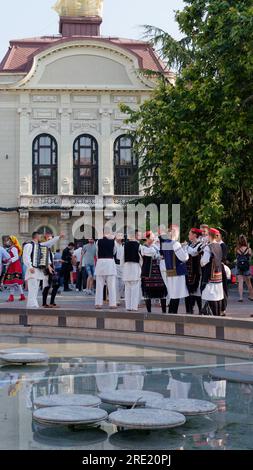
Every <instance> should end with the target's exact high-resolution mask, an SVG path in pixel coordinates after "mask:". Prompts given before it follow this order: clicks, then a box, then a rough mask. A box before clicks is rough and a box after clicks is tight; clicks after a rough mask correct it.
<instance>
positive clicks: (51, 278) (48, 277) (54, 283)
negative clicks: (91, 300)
mask: <svg viewBox="0 0 253 470" xmlns="http://www.w3.org/2000/svg"><path fill="white" fill-rule="evenodd" d="M52 238H53V236H52V234H51V233H46V234H45V241H46V242H47V241H49V240H52ZM48 253H49V259H48V268H47V270H46V271H45V273H44V274H45V278H44V281H43V292H42V302H43V305H42V306H43V308H56V307H57V305H56V303H55V297H56V295H57V292H58V289H59V287H60V280H59V277H58V275H57V273H56V272H55V269H54V255H53V253H52V250H51V248H49V249H48ZM51 287H52V294H51V299H50V304H49V305H48V303H47V298H48V294H49V291H50V288H51Z"/></svg>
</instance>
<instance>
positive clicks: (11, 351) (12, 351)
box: [0, 348, 46, 356]
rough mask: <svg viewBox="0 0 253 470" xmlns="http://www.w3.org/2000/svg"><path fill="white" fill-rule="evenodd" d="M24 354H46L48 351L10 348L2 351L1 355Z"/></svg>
mask: <svg viewBox="0 0 253 470" xmlns="http://www.w3.org/2000/svg"><path fill="white" fill-rule="evenodd" d="M23 353H25V354H26V353H29V354H30V353H31V354H37V353H39V354H46V351H45V350H43V349H35V348H8V349H0V355H1V356H2V355H3V354H23Z"/></svg>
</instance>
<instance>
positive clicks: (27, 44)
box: [0, 36, 166, 73]
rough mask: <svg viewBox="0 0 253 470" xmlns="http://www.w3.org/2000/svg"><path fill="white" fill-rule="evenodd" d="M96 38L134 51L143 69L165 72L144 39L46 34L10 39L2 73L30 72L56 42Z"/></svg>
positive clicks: (1, 66) (1, 69) (1, 64)
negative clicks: (36, 59) (38, 57)
mask: <svg viewBox="0 0 253 470" xmlns="http://www.w3.org/2000/svg"><path fill="white" fill-rule="evenodd" d="M91 39H92V40H95V41H99V42H109V43H112V44H115V45H118V46H119V47H122V48H124V49H127V50H128V51H129V52H132V53H133V54H134V55H136V56H137V58H138V60H139V67H140V68H141V69H149V70H154V71H155V72H163V71H166V70H165V66H164V65H163V64H162V63H161V61H160V60H159V58H158V56H157V55H156V53H155V51H154V49H153V48H152V46H151V45H150V44H149V43H147V42H144V41H136V40H132V39H121V38H114V37H101V36H99V37H98V36H97V37H90V36H89V37H88V36H87V37H84V36H80V37H78V36H72V37H65V38H64V37H62V36H44V37H39V38H28V39H15V40H12V41H10V47H9V49H8V51H7V53H6V55H5V57H4V58H3V60H2V62H1V63H0V72H1V73H4V72H6V73H17V72H24V73H28V72H29V70H30V69H31V67H32V64H33V58H34V57H35V56H36V55H37V54H39V53H40V52H42V51H43V50H45V49H48V48H50V47H52V46H53V45H54V44H57V45H58V44H60V43H63V42H67V41H73V40H82V41H83V42H85V41H87V40H89V41H90V40H91Z"/></svg>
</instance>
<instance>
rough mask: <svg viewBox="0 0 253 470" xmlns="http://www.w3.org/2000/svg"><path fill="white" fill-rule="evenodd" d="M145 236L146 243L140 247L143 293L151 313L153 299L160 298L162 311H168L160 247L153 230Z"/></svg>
mask: <svg viewBox="0 0 253 470" xmlns="http://www.w3.org/2000/svg"><path fill="white" fill-rule="evenodd" d="M145 238H146V241H145V243H144V245H142V246H141V247H140V252H141V256H142V269H141V286H142V295H143V297H144V299H145V303H146V307H147V311H148V312H149V313H151V305H152V299H160V302H161V308H162V312H163V313H166V297H167V287H166V285H165V283H164V281H163V278H162V274H161V270H160V253H159V247H158V246H157V245H156V244H155V236H154V234H153V233H152V232H147V233H146V235H145Z"/></svg>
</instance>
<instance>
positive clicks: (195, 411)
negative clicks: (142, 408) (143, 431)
mask: <svg viewBox="0 0 253 470" xmlns="http://www.w3.org/2000/svg"><path fill="white" fill-rule="evenodd" d="M146 406H147V407H149V408H156V409H161V410H169V411H177V412H178V413H182V414H183V415H185V416H196V415H207V414H210V413H214V412H215V411H217V406H216V405H214V404H213V403H211V402H209V401H204V400H194V399H190V398H187V399H178V400H171V399H169V398H164V399H163V400H149V401H148V402H147V404H146Z"/></svg>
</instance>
